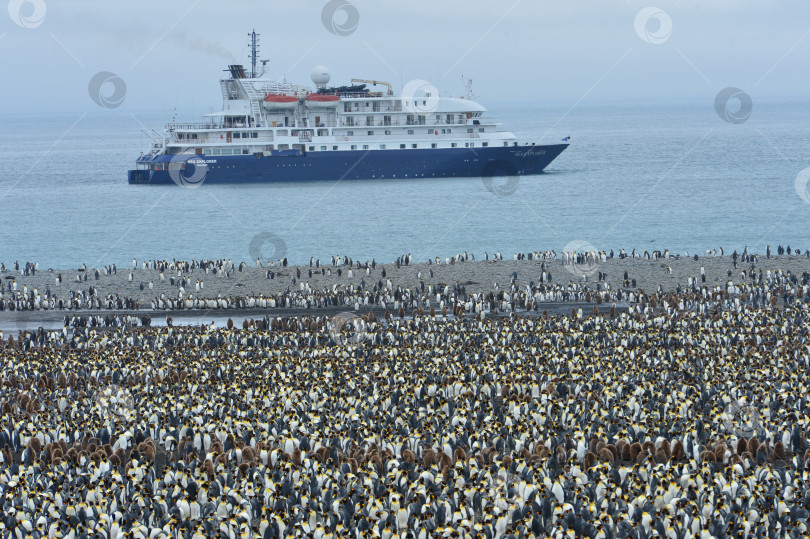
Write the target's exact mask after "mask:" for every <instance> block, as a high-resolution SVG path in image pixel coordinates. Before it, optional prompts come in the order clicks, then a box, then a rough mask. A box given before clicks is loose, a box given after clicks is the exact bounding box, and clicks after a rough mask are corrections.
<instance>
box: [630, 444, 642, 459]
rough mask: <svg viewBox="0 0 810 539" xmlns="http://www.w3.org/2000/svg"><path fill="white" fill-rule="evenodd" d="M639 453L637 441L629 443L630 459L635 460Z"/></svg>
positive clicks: (639, 445)
mask: <svg viewBox="0 0 810 539" xmlns="http://www.w3.org/2000/svg"><path fill="white" fill-rule="evenodd" d="M639 453H641V444H640V443H638V442H633V443H632V444H630V457H631V460H636V459H637V458H638V455H639Z"/></svg>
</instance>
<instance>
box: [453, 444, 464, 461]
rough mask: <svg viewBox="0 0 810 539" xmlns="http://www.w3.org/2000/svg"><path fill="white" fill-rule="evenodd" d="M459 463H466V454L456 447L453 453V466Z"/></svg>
mask: <svg viewBox="0 0 810 539" xmlns="http://www.w3.org/2000/svg"><path fill="white" fill-rule="evenodd" d="M459 461H461V462H463V463H466V462H467V453H465V452H464V450H463V449H462V448H460V447H457V448H456V450H455V451H453V464H455V463H456V462H459Z"/></svg>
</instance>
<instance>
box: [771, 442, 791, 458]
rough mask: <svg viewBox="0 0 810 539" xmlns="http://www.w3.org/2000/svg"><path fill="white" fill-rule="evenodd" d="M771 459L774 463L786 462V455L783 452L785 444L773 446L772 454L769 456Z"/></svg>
mask: <svg viewBox="0 0 810 539" xmlns="http://www.w3.org/2000/svg"><path fill="white" fill-rule="evenodd" d="M771 458H773V460H776V461H779V460H787V453H786V452H785V444H783V443H782V442H781V441H779V442H776V444H774V446H773V454H772V455H771Z"/></svg>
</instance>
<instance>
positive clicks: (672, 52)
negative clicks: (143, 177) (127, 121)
mask: <svg viewBox="0 0 810 539" xmlns="http://www.w3.org/2000/svg"><path fill="white" fill-rule="evenodd" d="M651 8H655V9H651ZM253 28H255V29H256V31H257V32H259V33H261V57H262V58H266V59H269V60H270V64H269V66H270V72H271V75H272V76H273V77H274V78H275V77H277V78H281V76H282V75H284V74H286V77H287V79H288V80H289V81H291V82H298V83H305V84H308V83H309V82H310V72H311V70H312V67H313V66H315V65H317V64H324V65H327V66H328V67H329V68H330V69H331V71H332V77H333V78H332V82H333V83H336V84H348V83H349V80H350V79H351V78H353V77H356V78H361V79H377V80H385V81H390V82H392V83H393V84H394V86H395V87H396V88H397V90H399V89H401V88H402V86H403V84H404V83H406V82H408V81H410V80H412V79H425V80H428V81H430V82H431V83H433V84H434V85H435V86H437V87H438V88H439V89H440V91H441V93H442V94H443V95H459V94H461V93H462V92H463V84H462V75H463V76H464V77H469V78H472V79H473V81H474V82H473V89H474V92H475V94H476V95H477V97H478V99H479V100H480V101H481V102H482V103H483V104H484V105H486V104H487V103H488V102H489V103H491V102H500V101H529V100H536V101H538V102H543V101H549V102H551V101H553V102H570V103H572V104H574V103H577V102H582V101H585V102H588V101H602V100H645V101H647V100H667V101H675V102H677V101H682V100H691V99H710V100H713V99H714V96H715V95H717V93H718V92H719V91H720V90H721V89H723V88H726V87H729V86H734V87H738V88H741V89H743V90H744V91H745V92H747V93H748V94H749V95H751V97H752V98H753V99H754V100H755V101H756V100H757V99H765V98H804V97H806V96H808V95H810V77H809V76H808V75H807V67H808V66H810V36H809V35H808V34H810V2H808V1H807V0H776V1H766V0H759V1H753V0H707V1H703V0H702V1H697V0H679V1H658V0H656V1H655V3H653V4H650V3H648V2H647V1H646V0H644V1H636V0H626V1H619V0H614V1H608V0H576V1H568V2H562V1H559V2H546V1H540V0H518V1H515V0H497V1H493V0H408V1H400V0H331V1H330V2H327V1H325V0H287V1H284V2H279V1H276V0H265V1H261V2H258V1H257V2H254V1H250V2H249V1H246V0H231V1H228V2H222V1H214V0H162V1H156V0H139V1H136V2H120V1H114V2H111V1H97V0H58V1H57V0H11V1H10V2H8V14H7V15H5V16H0V36H2V37H0V53H2V58H3V60H2V65H3V73H4V75H3V79H4V81H5V83H4V84H2V85H0V102H2V103H4V109H5V112H40V111H54V110H59V109H62V110H65V111H83V110H96V111H97V110H99V108H98V107H101V108H102V109H103V108H119V109H120V110H121V111H146V110H156V111H163V110H168V109H170V108H172V107H174V106H177V108H178V110H194V111H202V112H208V111H209V110H210V109H211V108H213V109H215V110H218V109H219V107H220V105H221V94H220V91H219V85H218V83H217V80H218V78H219V77H220V76H221V75H222V69H224V68H225V67H226V65H227V64H228V63H233V62H238V63H243V64H247V63H248V60H247V54H248V48H247V40H248V38H247V33H248V32H249V31H250V30H251V29H253ZM99 72H109V73H112V74H114V75H115V76H117V77H119V78H120V80H121V81H123V82H124V83H125V85H126V87H125V89H124V87H123V85H121V84H120V82H119V81H118V79H114V80H112V81H108V82H107V84H105V85H103V87H102V90H101V93H100V95H101V97H99V94H98V93H97V95H96V96H95V97H96V101H100V103H101V105H98V104H96V103H94V102H93V100H92V99H91V95H90V93H91V92H88V85H89V84H91V80H93V78H94V76H95V75H96V74H97V73H99ZM109 78H110V76H109V75H107V76H106V79H109ZM96 80H97V81H98V80H105V76H101V78H100V79H96ZM114 82H115V83H117V84H118V85H119V86H118V87H117V88H116V87H114V86H113V83H114ZM116 89H117V90H119V92H118V94H116V92H115V90H116Z"/></svg>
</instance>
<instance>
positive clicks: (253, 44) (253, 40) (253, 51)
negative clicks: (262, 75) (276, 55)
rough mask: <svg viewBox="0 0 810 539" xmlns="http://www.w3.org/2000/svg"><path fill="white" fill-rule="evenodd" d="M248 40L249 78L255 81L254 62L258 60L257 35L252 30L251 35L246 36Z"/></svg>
mask: <svg viewBox="0 0 810 539" xmlns="http://www.w3.org/2000/svg"><path fill="white" fill-rule="evenodd" d="M248 37H249V38H250V43H249V44H248V45H249V46H250V78H251V79H255V78H256V76H257V74H256V62H257V61H258V59H259V34H257V33H256V30H255V29H254V30H253V31H252V32H251V33H249V34H248Z"/></svg>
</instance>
